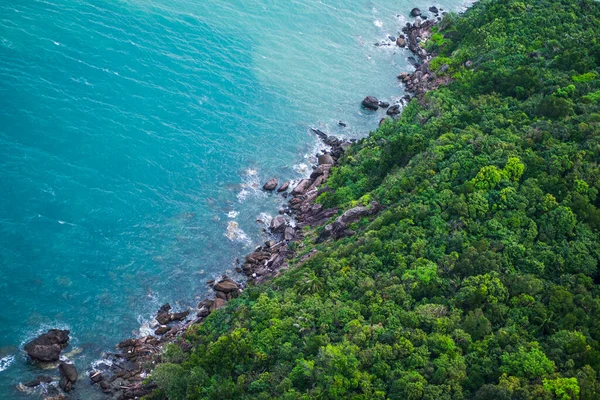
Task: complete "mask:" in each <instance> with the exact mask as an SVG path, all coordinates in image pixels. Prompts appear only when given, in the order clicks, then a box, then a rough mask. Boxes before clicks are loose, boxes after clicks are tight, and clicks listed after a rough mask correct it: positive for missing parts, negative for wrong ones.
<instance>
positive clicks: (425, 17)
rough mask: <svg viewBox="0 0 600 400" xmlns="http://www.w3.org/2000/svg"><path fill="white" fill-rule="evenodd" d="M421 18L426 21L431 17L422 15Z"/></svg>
mask: <svg viewBox="0 0 600 400" xmlns="http://www.w3.org/2000/svg"><path fill="white" fill-rule="evenodd" d="M421 18H423V19H424V20H426V19H427V18H429V17H428V16H427V15H421Z"/></svg>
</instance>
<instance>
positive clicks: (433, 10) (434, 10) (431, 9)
mask: <svg viewBox="0 0 600 400" xmlns="http://www.w3.org/2000/svg"><path fill="white" fill-rule="evenodd" d="M429 11H431V12H432V13H434V14H437V13H439V12H440V10H438V8H437V7H436V6H431V7H429Z"/></svg>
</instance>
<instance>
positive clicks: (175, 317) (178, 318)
mask: <svg viewBox="0 0 600 400" xmlns="http://www.w3.org/2000/svg"><path fill="white" fill-rule="evenodd" d="M188 315H190V311H189V310H185V311H182V312H177V313H173V314H171V321H182V320H184V319H186V317H187V316H188Z"/></svg>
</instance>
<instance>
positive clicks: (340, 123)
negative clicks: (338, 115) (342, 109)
mask: <svg viewBox="0 0 600 400" xmlns="http://www.w3.org/2000/svg"><path fill="white" fill-rule="evenodd" d="M338 125H339V126H341V127H343V128H345V127H346V126H347V125H346V123H345V122H343V121H339V122H338Z"/></svg>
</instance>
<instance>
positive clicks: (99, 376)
mask: <svg viewBox="0 0 600 400" xmlns="http://www.w3.org/2000/svg"><path fill="white" fill-rule="evenodd" d="M103 380H104V375H102V373H100V372H99V371H96V372H93V373H92V374H90V381H92V383H98V382H100V381H103Z"/></svg>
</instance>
